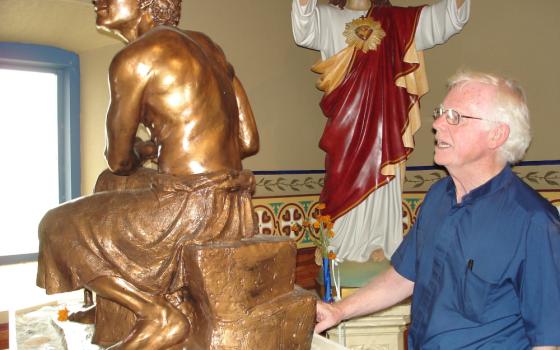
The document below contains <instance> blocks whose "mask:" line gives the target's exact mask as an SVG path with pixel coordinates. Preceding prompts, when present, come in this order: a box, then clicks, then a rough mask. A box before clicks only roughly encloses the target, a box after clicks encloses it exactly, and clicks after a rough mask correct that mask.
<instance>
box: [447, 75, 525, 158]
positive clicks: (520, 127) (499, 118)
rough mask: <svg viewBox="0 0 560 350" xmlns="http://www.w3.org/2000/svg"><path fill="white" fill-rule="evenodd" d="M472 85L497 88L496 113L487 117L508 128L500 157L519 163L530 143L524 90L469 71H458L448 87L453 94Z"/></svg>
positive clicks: (500, 150) (513, 84) (493, 76)
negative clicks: (507, 135) (464, 86)
mask: <svg viewBox="0 0 560 350" xmlns="http://www.w3.org/2000/svg"><path fill="white" fill-rule="evenodd" d="M470 82H475V83H480V84H488V85H492V86H495V87H496V88H497V94H496V99H495V101H494V106H493V107H494V108H493V111H492V113H491V114H490V115H485V116H484V117H485V118H488V119H490V120H494V121H496V122H500V123H504V124H506V125H507V126H508V127H509V137H508V139H507V140H506V142H505V143H504V144H503V145H502V147H500V149H499V154H500V156H501V158H502V159H503V160H504V161H506V162H508V163H510V164H514V163H517V162H519V161H520V160H521V159H522V158H523V156H524V155H525V152H526V151H527V148H529V144H530V143H531V123H530V120H529V108H528V107H527V99H526V97H525V92H524V91H523V88H522V87H521V86H520V85H519V84H518V83H517V82H516V81H514V80H511V79H507V78H504V77H500V76H498V75H495V74H490V73H481V72H473V71H468V70H462V71H459V72H457V73H456V74H455V75H453V76H452V77H451V78H449V80H448V82H447V87H448V89H449V90H451V89H452V88H454V87H456V86H459V85H464V84H467V83H470Z"/></svg>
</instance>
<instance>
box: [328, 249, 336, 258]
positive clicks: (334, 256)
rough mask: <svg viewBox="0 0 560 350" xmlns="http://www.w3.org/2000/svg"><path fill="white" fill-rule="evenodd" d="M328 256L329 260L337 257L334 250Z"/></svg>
mask: <svg viewBox="0 0 560 350" xmlns="http://www.w3.org/2000/svg"><path fill="white" fill-rule="evenodd" d="M328 257H329V260H334V259H336V253H335V252H333V251H330V252H329V255H328Z"/></svg>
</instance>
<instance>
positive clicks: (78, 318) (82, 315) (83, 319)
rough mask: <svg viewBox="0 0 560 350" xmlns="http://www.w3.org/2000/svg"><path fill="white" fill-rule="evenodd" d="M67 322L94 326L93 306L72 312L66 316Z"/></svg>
mask: <svg viewBox="0 0 560 350" xmlns="http://www.w3.org/2000/svg"><path fill="white" fill-rule="evenodd" d="M68 320H70V321H73V322H79V323H84V324H94V323H95V305H93V306H91V307H89V308H87V309H84V310H81V311H76V312H72V313H71V314H70V315H68Z"/></svg>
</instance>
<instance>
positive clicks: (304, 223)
mask: <svg viewBox="0 0 560 350" xmlns="http://www.w3.org/2000/svg"><path fill="white" fill-rule="evenodd" d="M302 225H303V227H309V226H311V223H310V222H309V221H307V220H305V221H304V222H303V224H302Z"/></svg>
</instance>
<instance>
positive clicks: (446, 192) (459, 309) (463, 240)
mask: <svg viewBox="0 0 560 350" xmlns="http://www.w3.org/2000/svg"><path fill="white" fill-rule="evenodd" d="M391 260H392V264H393V266H394V267H395V269H396V270H397V272H398V273H399V274H401V275H402V276H404V277H405V278H407V279H409V280H411V281H414V282H415V284H414V293H413V298H412V324H411V327H410V329H409V347H410V348H411V349H508V350H510V349H515V350H516V349H528V348H530V347H532V346H538V345H560V220H559V218H558V211H557V210H556V209H555V208H554V207H553V206H552V205H551V204H550V203H548V201H546V200H545V199H544V198H542V197H541V196H540V195H539V194H538V193H536V192H535V191H534V190H533V189H531V188H530V187H529V186H527V185H526V184H525V183H524V182H523V181H521V180H520V179H519V178H518V177H517V176H515V174H513V172H512V171H511V169H510V167H509V166H507V167H505V168H504V170H503V171H502V172H501V173H500V174H498V175H497V176H496V177H494V178H493V179H491V180H490V181H489V182H487V183H486V184H484V185H482V186H480V187H478V188H476V189H475V190H473V191H471V192H470V193H469V194H467V195H466V196H465V197H464V198H463V200H462V201H461V203H457V201H456V192H455V186H454V183H453V181H452V180H451V178H449V177H447V178H445V179H442V180H441V181H439V182H437V183H436V184H434V185H433V186H432V188H431V189H430V191H429V192H428V193H427V195H426V197H425V199H424V203H423V204H422V208H421V209H420V214H419V216H418V219H417V221H416V223H415V225H414V227H413V228H412V230H411V231H410V233H409V234H408V235H407V236H406V237H405V239H404V241H403V243H402V244H401V246H400V247H399V248H398V250H397V251H396V252H395V254H394V255H393V257H392V259H391Z"/></svg>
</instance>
